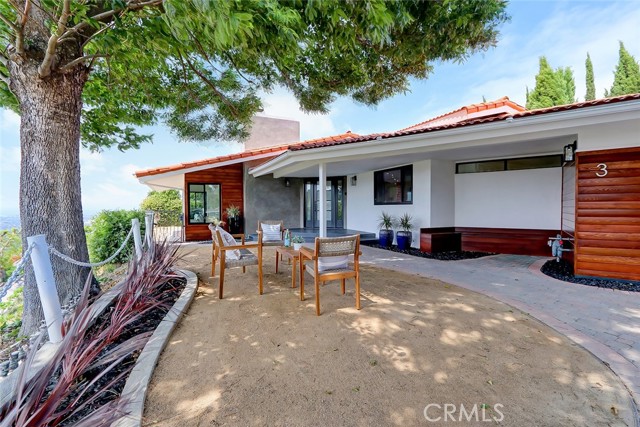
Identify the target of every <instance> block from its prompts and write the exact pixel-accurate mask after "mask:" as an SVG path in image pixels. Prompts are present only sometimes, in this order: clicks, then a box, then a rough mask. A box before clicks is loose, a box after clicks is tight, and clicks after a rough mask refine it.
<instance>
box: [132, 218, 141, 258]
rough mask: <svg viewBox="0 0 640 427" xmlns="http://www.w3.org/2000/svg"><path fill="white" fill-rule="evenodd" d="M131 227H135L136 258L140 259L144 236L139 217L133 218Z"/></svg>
mask: <svg viewBox="0 0 640 427" xmlns="http://www.w3.org/2000/svg"><path fill="white" fill-rule="evenodd" d="M131 227H133V245H134V247H135V248H136V259H137V260H138V261H140V259H141V258H142V238H141V237H140V221H139V220H138V218H132V219H131Z"/></svg>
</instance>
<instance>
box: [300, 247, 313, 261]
mask: <svg viewBox="0 0 640 427" xmlns="http://www.w3.org/2000/svg"><path fill="white" fill-rule="evenodd" d="M315 252H316V251H315V249H311V248H305V247H304V246H303V247H301V248H300V257H301V258H306V259H315V258H316V253H315Z"/></svg>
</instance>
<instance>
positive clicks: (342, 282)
mask: <svg viewBox="0 0 640 427" xmlns="http://www.w3.org/2000/svg"><path fill="white" fill-rule="evenodd" d="M344 280H345V279H344V277H343V278H342V295H344Z"/></svg>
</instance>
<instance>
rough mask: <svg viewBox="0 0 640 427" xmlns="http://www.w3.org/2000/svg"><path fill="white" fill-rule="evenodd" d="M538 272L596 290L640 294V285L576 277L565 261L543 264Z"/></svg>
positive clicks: (570, 266) (571, 267) (551, 261)
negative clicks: (593, 287) (595, 288)
mask: <svg viewBox="0 0 640 427" xmlns="http://www.w3.org/2000/svg"><path fill="white" fill-rule="evenodd" d="M540 271H541V272H542V273H544V274H546V275H547V276H549V277H553V278H554V279H558V280H562V281H564V282H570V283H578V284H580V285H587V286H595V287H598V288H607V289H615V290H618V291H630V292H640V283H638V282H630V281H627V280H616V279H602V278H598V277H576V276H574V274H573V266H572V265H571V263H570V262H568V261H567V260H564V259H561V260H560V261H559V262H558V261H556V260H555V259H552V260H549V261H547V262H545V263H544V265H543V266H542V267H541V268H540Z"/></svg>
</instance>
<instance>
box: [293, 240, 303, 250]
mask: <svg viewBox="0 0 640 427" xmlns="http://www.w3.org/2000/svg"><path fill="white" fill-rule="evenodd" d="M291 243H293V250H294V251H299V250H300V248H301V247H302V244H303V243H304V237H302V236H293V237H292V238H291Z"/></svg>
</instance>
